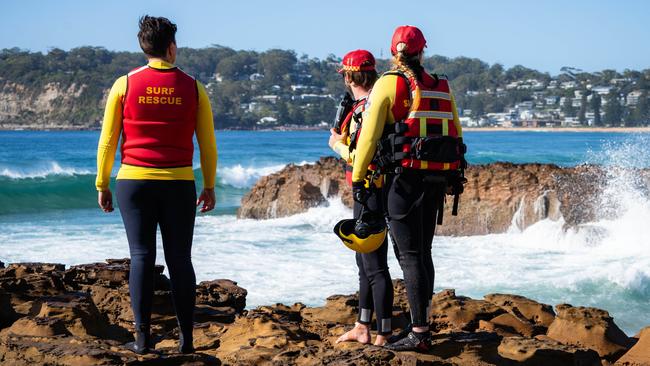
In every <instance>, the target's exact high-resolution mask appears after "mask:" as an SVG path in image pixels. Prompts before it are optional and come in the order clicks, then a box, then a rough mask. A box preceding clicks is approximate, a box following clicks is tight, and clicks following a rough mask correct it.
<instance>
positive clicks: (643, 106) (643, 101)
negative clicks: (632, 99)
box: [630, 91, 650, 126]
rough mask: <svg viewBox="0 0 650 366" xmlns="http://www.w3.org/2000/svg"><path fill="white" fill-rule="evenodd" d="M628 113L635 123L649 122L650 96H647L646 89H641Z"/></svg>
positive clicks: (646, 124) (645, 123)
mask: <svg viewBox="0 0 650 366" xmlns="http://www.w3.org/2000/svg"><path fill="white" fill-rule="evenodd" d="M630 115H631V117H630V120H632V121H634V123H635V125H642V126H648V125H649V124H650V98H648V92H647V91H643V93H642V94H641V96H640V97H639V101H638V102H637V104H636V106H635V107H634V109H633V110H632V112H631V113H630Z"/></svg>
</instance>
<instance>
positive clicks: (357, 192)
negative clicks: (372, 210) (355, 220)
mask: <svg viewBox="0 0 650 366" xmlns="http://www.w3.org/2000/svg"><path fill="white" fill-rule="evenodd" d="M352 198H353V199H354V200H355V201H357V202H359V203H360V204H362V205H364V204H366V202H368V198H370V190H369V189H368V188H366V186H365V182H363V181H361V182H352Z"/></svg>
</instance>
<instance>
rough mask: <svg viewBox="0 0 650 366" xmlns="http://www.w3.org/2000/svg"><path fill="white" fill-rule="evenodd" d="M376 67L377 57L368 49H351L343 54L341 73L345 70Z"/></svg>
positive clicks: (372, 68) (361, 69) (363, 69)
mask: <svg viewBox="0 0 650 366" xmlns="http://www.w3.org/2000/svg"><path fill="white" fill-rule="evenodd" d="M374 69H375V57H374V56H373V55H372V53H370V52H369V51H366V50H356V51H351V52H348V53H346V54H345V56H343V61H342V62H341V68H340V69H339V73H342V72H344V71H353V72H354V71H372V70H374Z"/></svg>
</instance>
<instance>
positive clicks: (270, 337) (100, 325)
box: [0, 260, 650, 366]
mask: <svg viewBox="0 0 650 366" xmlns="http://www.w3.org/2000/svg"><path fill="white" fill-rule="evenodd" d="M128 271H129V262H128V260H108V261H107V262H106V263H94V264H89V265H81V266H73V267H71V268H68V269H66V268H65V266H63V265H59V264H46V263H20V264H10V265H9V266H8V267H7V268H2V269H0V310H2V313H1V314H2V317H1V318H0V364H2V365H29V366H35V365H296V366H297V365H350V366H351V365H369V366H370V365H601V364H611V363H614V362H616V364H617V365H618V364H620V365H648V364H649V362H650V361H649V360H650V358H649V357H648V344H649V343H648V342H649V339H650V338H649V337H648V336H649V335H650V331H648V329H650V328H645V329H644V330H643V331H642V332H641V333H640V334H639V336H638V339H634V338H628V337H627V336H626V335H625V334H624V333H623V332H621V331H620V329H618V327H617V326H616V324H615V323H614V321H613V319H612V318H611V317H610V316H609V314H608V313H607V312H606V311H604V310H600V309H595V308H582V307H572V306H570V305H558V306H557V307H556V310H557V315H556V312H554V311H553V308H552V307H551V306H549V305H546V304H542V303H539V302H536V301H534V300H531V299H528V298H525V297H522V296H517V295H509V294H489V295H486V296H485V298H484V299H471V298H468V297H464V296H458V295H456V293H455V291H454V290H445V291H442V292H440V293H438V294H436V295H434V296H433V298H432V311H431V314H430V319H431V324H432V325H431V328H432V331H433V332H434V333H433V339H432V348H431V350H430V351H429V352H428V353H415V352H403V353H396V352H392V351H389V350H386V349H384V348H381V347H375V346H368V345H360V344H356V343H343V344H335V340H336V339H337V338H338V337H339V336H340V335H341V334H342V333H343V332H345V331H346V330H347V329H349V328H350V327H352V326H353V324H354V321H355V319H356V313H357V306H358V300H357V296H356V295H335V296H330V297H329V298H328V299H327V302H326V303H325V305H324V306H322V307H316V308H311V307H307V306H305V305H303V304H300V303H296V304H294V305H292V306H287V305H283V304H275V305H270V306H260V307H258V308H256V309H250V310H244V308H245V304H246V294H247V292H246V290H245V289H243V288H241V287H239V286H237V284H236V283H235V282H233V281H229V280H216V281H208V282H202V283H200V284H199V285H198V286H197V311H196V314H195V329H194V338H195V341H194V345H195V347H196V352H195V353H194V354H191V355H181V354H178V353H177V352H176V350H177V345H178V341H177V338H178V332H177V330H176V327H175V319H174V315H173V311H172V310H171V305H170V304H171V303H170V301H171V299H170V298H169V283H168V280H167V278H166V277H165V276H164V275H163V274H162V267H160V266H159V267H158V276H157V280H156V295H155V296H156V301H155V303H154V317H153V319H154V320H153V322H154V326H153V333H154V336H155V338H156V340H157V344H156V353H155V354H150V355H144V356H139V355H135V354H133V353H131V352H129V351H126V350H125V349H124V348H123V347H122V345H123V344H124V343H125V342H127V341H130V340H132V336H131V332H132V330H133V329H132V328H133V327H132V321H133V318H132V314H131V313H130V310H129V297H128V283H127V278H128ZM393 285H394V290H395V302H394V306H393V316H394V325H395V327H396V328H398V329H399V328H401V327H404V326H405V325H406V324H407V323H408V318H409V314H408V308H407V300H406V294H405V292H404V284H403V282H402V281H401V280H395V281H394V284H393ZM635 343H636V344H635Z"/></svg>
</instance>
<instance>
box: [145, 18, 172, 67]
mask: <svg viewBox="0 0 650 366" xmlns="http://www.w3.org/2000/svg"><path fill="white" fill-rule="evenodd" d="M139 23H140V31H139V32H138V41H139V42H140V48H142V51H143V52H144V53H146V54H147V55H149V56H153V57H165V56H166V55H167V49H168V48H169V45H170V44H172V43H176V24H174V23H172V22H170V21H169V19H167V18H163V17H150V16H148V15H145V16H143V17H142V18H140V22H139Z"/></svg>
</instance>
